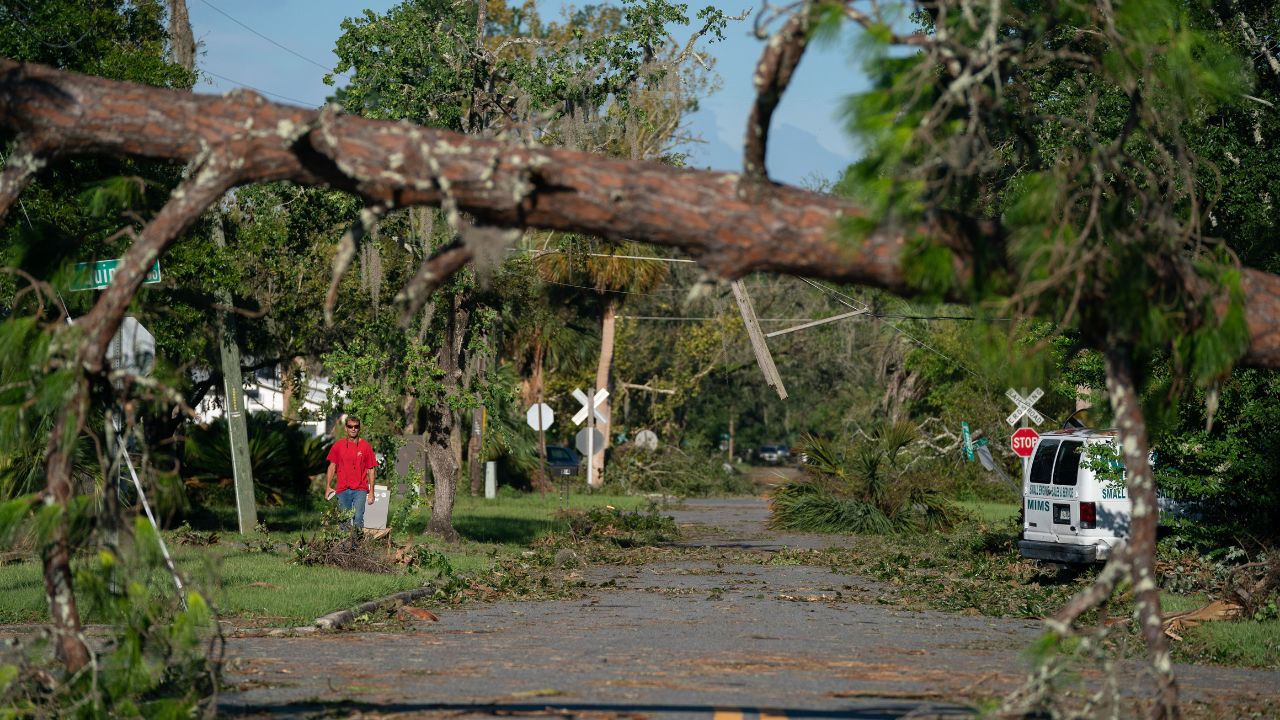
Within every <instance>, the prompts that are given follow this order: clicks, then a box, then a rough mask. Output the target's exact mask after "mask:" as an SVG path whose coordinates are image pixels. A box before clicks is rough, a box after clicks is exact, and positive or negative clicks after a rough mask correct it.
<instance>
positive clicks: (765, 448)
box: [756, 445, 791, 465]
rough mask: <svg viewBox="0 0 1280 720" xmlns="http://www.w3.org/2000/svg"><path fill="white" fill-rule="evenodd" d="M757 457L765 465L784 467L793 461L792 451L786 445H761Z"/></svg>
mask: <svg viewBox="0 0 1280 720" xmlns="http://www.w3.org/2000/svg"><path fill="white" fill-rule="evenodd" d="M756 457H758V458H760V462H762V463H764V464H765V465H783V464H785V463H786V462H787V461H788V460H790V459H791V450H789V449H788V448H787V446H786V445H761V446H760V450H759V451H758V452H757V453H756Z"/></svg>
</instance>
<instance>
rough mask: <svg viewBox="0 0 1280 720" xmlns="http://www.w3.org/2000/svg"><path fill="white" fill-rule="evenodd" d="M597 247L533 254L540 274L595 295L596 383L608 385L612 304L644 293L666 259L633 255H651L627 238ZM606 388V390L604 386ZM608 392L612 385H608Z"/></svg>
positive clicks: (596, 481) (605, 426)
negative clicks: (582, 252)
mask: <svg viewBox="0 0 1280 720" xmlns="http://www.w3.org/2000/svg"><path fill="white" fill-rule="evenodd" d="M596 247H597V248H599V250H598V251H597V252H592V253H588V254H586V256H585V258H584V259H583V261H582V262H580V263H575V262H574V260H575V257H574V256H573V255H571V254H568V253H565V252H556V251H552V252H546V253H543V254H540V255H538V265H537V267H538V272H539V274H540V275H541V276H542V278H543V279H544V280H547V281H549V282H556V283H577V284H584V285H589V286H590V287H591V289H593V290H595V292H596V293H598V294H599V296H600V299H601V319H600V361H599V363H597V365H596V389H601V388H603V389H606V390H610V388H611V384H612V380H613V345H614V337H615V326H616V323H617V318H618V308H619V307H621V306H622V303H623V302H624V301H625V299H626V297H627V295H629V294H637V293H647V292H649V291H651V290H653V289H654V288H655V287H657V286H658V285H659V284H661V283H662V281H663V280H665V279H666V277H667V265H666V263H664V262H663V261H661V260H647V259H639V258H645V257H652V256H653V251H652V250H651V249H648V247H647V246H642V245H637V244H635V243H630V242H622V243H610V244H609V245H607V246H601V245H596ZM610 391H611V390H610ZM611 392H612V391H611ZM609 404H610V403H609V400H608V399H606V400H605V401H604V402H603V403H602V404H601V409H602V410H603V415H604V416H605V418H606V419H607V420H606V421H605V422H602V423H597V424H596V427H597V428H598V429H599V430H600V433H601V434H602V435H603V436H604V443H603V444H602V446H601V447H600V448H599V449H598V450H597V451H596V455H595V460H594V463H593V465H594V466H595V468H597V471H598V472H603V470H604V451H605V450H606V449H607V448H608V447H609V425H610V423H609V422H608V419H611V418H612V416H611V415H610V414H609ZM602 482H603V479H602V476H600V475H597V476H595V477H589V478H587V483H588V484H589V485H592V486H599V485H600V484H601V483H602Z"/></svg>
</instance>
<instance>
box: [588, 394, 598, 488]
mask: <svg viewBox="0 0 1280 720" xmlns="http://www.w3.org/2000/svg"><path fill="white" fill-rule="evenodd" d="M587 398H588V400H587V402H588V404H587V487H595V479H596V463H595V459H596V442H595V441H596V408H595V402H596V389H595V388H594V387H593V388H591V392H590V393H589V394H588V395H587Z"/></svg>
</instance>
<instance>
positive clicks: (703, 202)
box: [0, 60, 1280, 368]
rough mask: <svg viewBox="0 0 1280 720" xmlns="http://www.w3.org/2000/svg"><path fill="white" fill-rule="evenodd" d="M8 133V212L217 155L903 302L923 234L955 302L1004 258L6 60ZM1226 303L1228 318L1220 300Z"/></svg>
mask: <svg viewBox="0 0 1280 720" xmlns="http://www.w3.org/2000/svg"><path fill="white" fill-rule="evenodd" d="M0 129H3V130H5V131H8V132H10V133H13V134H16V135H17V136H18V145H17V146H16V147H18V148H21V150H20V151H19V152H16V153H15V154H14V155H13V156H12V157H11V158H10V160H9V163H8V167H6V169H5V171H4V174H3V175H0V212H3V211H5V210H7V209H8V208H9V207H10V206H11V205H12V204H13V202H14V201H15V199H16V197H17V195H18V194H19V193H20V192H21V191H22V189H23V188H25V186H26V183H27V182H29V181H30V177H32V176H33V175H34V173H35V172H37V171H38V170H39V167H40V166H41V165H42V164H43V163H45V162H47V161H48V160H49V159H51V158H53V157H58V156H70V155H116V156H130V157H146V158H155V159H168V160H175V161H190V160H193V159H195V158H197V157H200V156H202V155H203V154H205V153H209V152H211V150H212V151H213V152H214V153H215V154H221V155H222V156H224V157H226V158H229V159H232V160H234V164H233V165H232V166H230V167H229V168H228V171H229V172H230V173H231V174H232V176H233V177H232V180H233V184H245V183H252V182H262V181H269V180H290V181H292V182H295V183H298V184H301V185H309V186H325V187H333V188H337V189H340V190H344V191H347V192H350V193H353V194H355V195H357V196H359V197H361V198H363V199H364V200H365V201H366V202H367V203H369V204H370V205H378V206H384V207H407V206H413V205H439V204H441V203H442V202H443V201H444V200H445V197H446V194H448V195H449V197H451V198H452V199H453V200H454V201H455V202H456V204H457V207H458V209H459V210H460V211H462V212H465V213H468V214H469V215H470V216H471V217H473V218H475V220H476V221H477V223H479V224H482V225H489V226H495V227H538V228H545V229H551V230H564V231H569V232H577V233H583V234H588V235H596V236H599V237H602V238H606V239H615V240H622V239H631V240H635V241H639V242H647V243H651V244H656V245H666V246H672V247H679V248H682V249H683V250H684V251H685V252H687V253H688V254H690V255H691V256H693V257H694V258H696V259H698V261H699V262H700V263H701V264H702V265H703V267H705V268H707V269H708V270H710V271H712V272H714V273H716V274H718V275H720V276H723V277H730V278H735V277H741V276H742V275H744V274H747V273H750V272H757V271H764V272H778V273H787V274H792V275H801V276H807V277H817V278H826V279H830V280H835V281H840V282H848V283H856V284H861V285H868V286H871V287H878V288H881V289H884V290H888V291H890V292H893V293H896V294H899V295H904V296H908V297H909V296H911V295H913V294H915V293H916V292H917V290H916V289H915V288H914V287H913V286H912V285H911V283H910V282H909V281H908V280H907V278H906V276H905V274H904V273H903V270H902V260H903V253H904V252H906V251H907V238H908V236H909V235H914V234H917V233H919V234H925V235H930V236H932V237H934V238H935V239H936V240H937V241H938V242H940V243H941V244H942V245H944V246H946V247H947V248H949V249H950V250H951V251H952V253H953V263H952V270H953V273H954V278H955V282H954V283H953V287H954V290H953V291H952V293H953V299H958V300H967V298H968V295H967V293H968V287H969V281H970V279H971V277H972V272H973V267H974V258H975V256H977V255H981V256H982V257H983V260H984V262H987V263H989V266H990V267H991V269H992V270H993V271H995V270H998V269H999V268H1001V267H1009V265H1010V261H1009V258H1008V257H1007V256H1006V255H1005V253H1004V250H1003V240H1002V233H1001V230H1000V228H999V227H998V225H996V224H995V223H994V222H990V221H973V222H965V223H959V222H954V221H951V220H948V219H945V218H936V219H933V220H930V221H928V222H926V223H925V224H924V225H923V226H918V227H894V226H884V227H881V228H879V229H878V230H875V231H873V232H870V233H868V234H867V236H866V237H864V238H862V239H861V240H860V241H859V242H857V243H853V242H848V241H845V240H842V236H843V235H844V233H842V232H841V231H840V229H839V225H840V223H841V221H842V220H848V219H851V218H865V217H866V216H867V214H866V212H865V210H864V209H862V208H860V207H858V206H857V205H854V204H853V203H851V202H849V201H847V200H845V199H842V198H836V197H830V196H824V195H819V194H816V193H810V192H805V191H802V190H798V189H795V188H790V187H786V186H781V185H769V186H767V192H759V191H753V192H747V191H745V190H744V187H743V183H742V182H741V179H740V178H739V176H737V175H734V174H730V173H714V172H705V171H695V170H686V169H679V168H672V167H669V166H665V165H661V164H658V163H650V162H637V161H628V160H614V159H609V158H605V157H602V156H597V155H591V154H588V153H581V152H575V151H570V150H560V149H555V148H546V147H537V146H533V147H524V146H517V145H511V144H507V143H504V142H500V141H496V140H491V139H483V138H475V137H468V136H465V135H461V134H457V133H451V132H446V131H442V130H431V129H427V128H420V127H414V126H412V125H408V124H405V123H394V122H385V121H376V120H367V119H363V118H356V117H349V116H342V115H339V114H337V113H336V112H334V111H332V110H331V109H326V110H324V111H313V110H304V109H301V108H296V107H289V106H284V105H276V104H273V103H270V102H267V101H266V100H264V99H263V98H262V97H260V96H258V95H255V94H253V93H250V92H236V93H232V94H230V95H227V96H225V97H210V96H200V95H192V94H189V93H182V92H177V91H172V90H165V89H162V88H153V87H146V86H141V85H134V84H130V83H122V82H117V81H112V80H106V79H103V78H96V77H89V76H85V75H78V74H75V73H68V72H63V71H59V70H54V69H51V68H48V67H44V66H39V65H27V64H19V63H15V62H12V61H5V60H0ZM444 188H448V190H447V191H446V190H445V189H444ZM215 199H216V198H215ZM212 202H213V201H209V202H206V203H204V205H203V207H208V206H209V205H211V204H212ZM203 207H202V208H201V209H203ZM1015 274H1016V273H1015ZM993 276H998V273H994V274H993ZM1241 282H1242V290H1243V295H1244V298H1245V320H1246V323H1247V325H1248V328H1249V345H1248V348H1247V351H1246V352H1245V355H1244V356H1243V357H1242V358H1241V362H1242V363H1243V364H1246V365H1253V366H1257V367H1271V368H1275V367H1280V276H1277V275H1273V274H1270V273H1265V272H1261V271H1257V270H1252V269H1247V268H1246V269H1244V270H1243V271H1242V273H1241ZM128 295H129V297H132V293H131V292H130V293H129V294H128ZM1219 299H1220V306H1219V308H1218V309H1219V312H1220V313H1221V312H1225V310H1226V307H1225V302H1226V294H1225V293H1222V294H1221V296H1220V298H1219ZM110 331H111V332H114V331H115V328H114V327H112V328H110ZM108 337H110V333H108Z"/></svg>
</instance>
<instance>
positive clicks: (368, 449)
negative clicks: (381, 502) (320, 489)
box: [324, 415, 378, 528]
mask: <svg viewBox="0 0 1280 720" xmlns="http://www.w3.org/2000/svg"><path fill="white" fill-rule="evenodd" d="M346 428H347V436H346V437H345V438H343V439H341V440H339V441H338V442H336V443H334V444H333V447H331V448H329V456H328V460H329V473H328V474H327V475H326V476H325V478H324V489H325V493H324V494H325V497H328V496H329V493H330V492H333V489H334V488H333V476H334V475H335V474H336V475H337V476H338V489H337V492H338V507H340V508H342V509H343V510H350V511H354V512H355V516H354V517H353V518H352V519H351V524H352V525H354V526H356V527H358V528H362V527H364V507H365V505H372V504H373V492H372V490H373V469H374V468H375V467H377V466H378V459H377V458H376V457H375V456H374V454H373V446H371V445H370V444H369V443H367V442H365V441H364V440H362V439H360V418H358V417H356V416H354V415H348V416H347V421H346Z"/></svg>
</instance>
